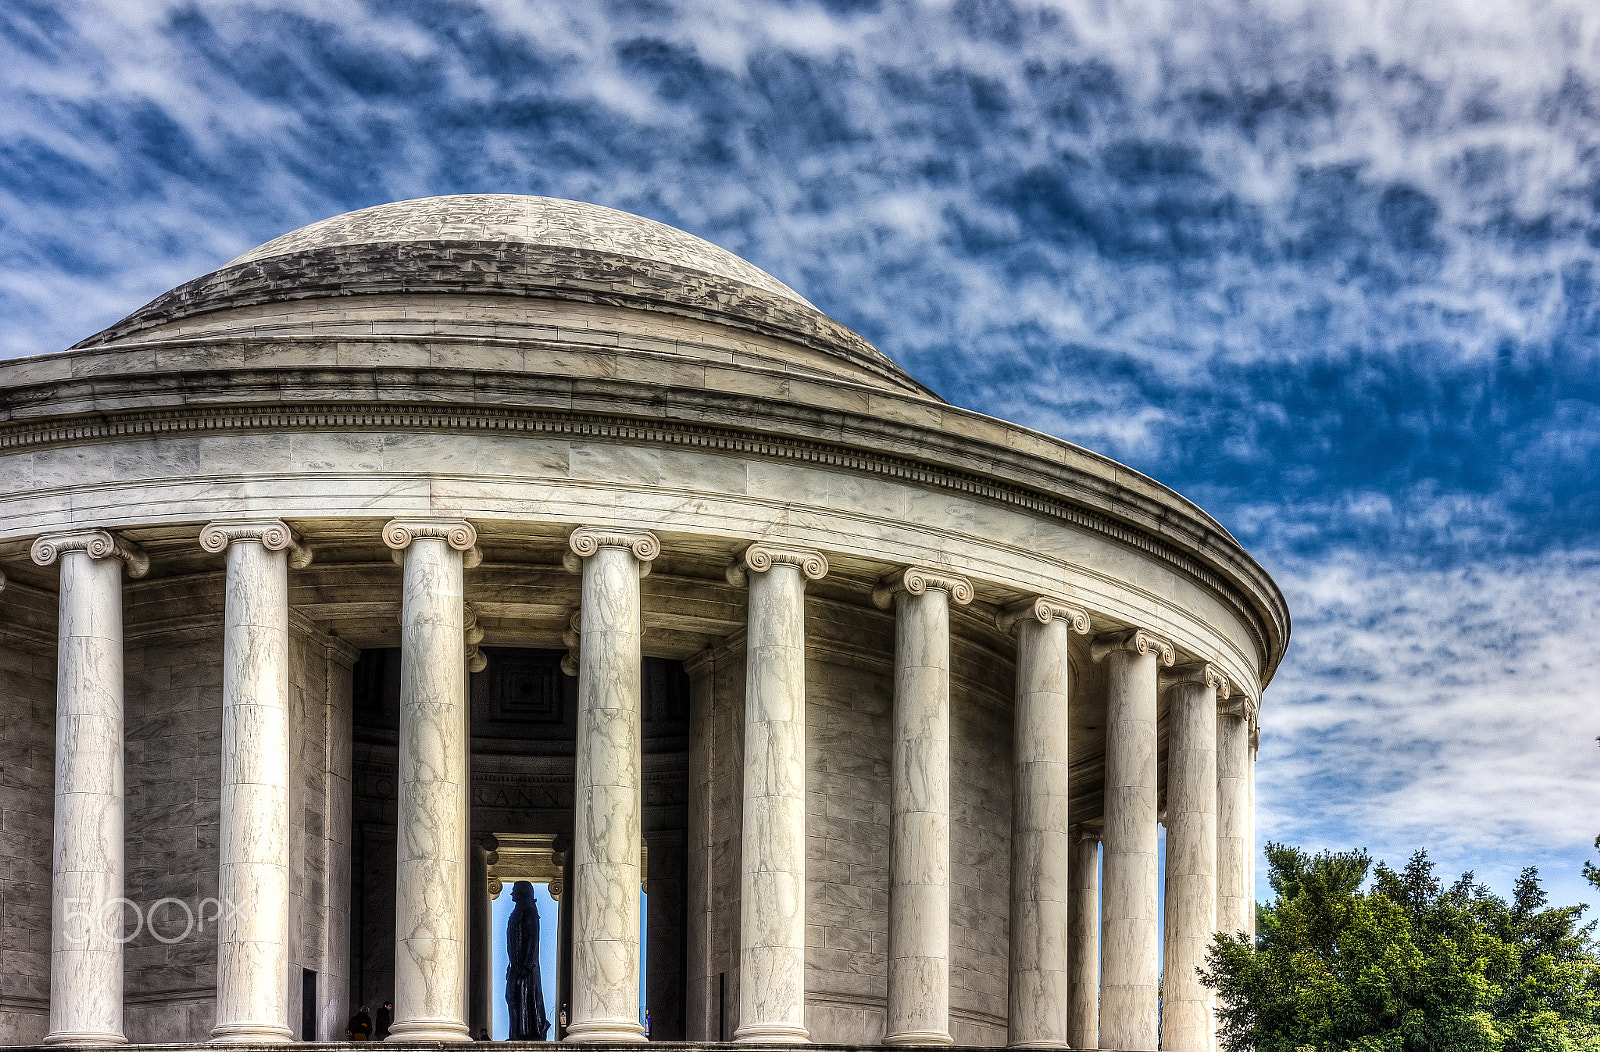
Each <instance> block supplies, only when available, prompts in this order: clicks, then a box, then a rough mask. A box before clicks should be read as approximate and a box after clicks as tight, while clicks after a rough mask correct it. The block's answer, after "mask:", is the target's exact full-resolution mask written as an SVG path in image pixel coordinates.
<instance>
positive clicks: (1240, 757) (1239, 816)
mask: <svg viewBox="0 0 1600 1052" xmlns="http://www.w3.org/2000/svg"><path fill="white" fill-rule="evenodd" d="M1249 772H1250V720H1249V716H1248V714H1247V711H1246V702H1245V699H1244V698H1232V699H1229V700H1228V701H1227V702H1226V703H1224V704H1223V705H1222V706H1220V708H1219V710H1218V713H1217V930H1218V931H1220V932H1222V933H1223V934H1225V935H1229V936H1232V935H1235V934H1237V933H1238V932H1242V931H1243V932H1248V931H1250V930H1251V928H1252V925H1253V922H1254V919H1255V905H1254V902H1253V901H1252V899H1251V895H1250V868H1251V866H1250V861H1251V859H1250V852H1251V849H1250V847H1249V840H1250V773H1249Z"/></svg>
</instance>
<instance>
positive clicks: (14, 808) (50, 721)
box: [0, 586, 56, 1045]
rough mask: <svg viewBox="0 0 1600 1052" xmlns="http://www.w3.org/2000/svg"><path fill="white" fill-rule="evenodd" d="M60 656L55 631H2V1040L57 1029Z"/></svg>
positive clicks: (27, 1038) (32, 1038) (31, 1040)
mask: <svg viewBox="0 0 1600 1052" xmlns="http://www.w3.org/2000/svg"><path fill="white" fill-rule="evenodd" d="M18 591H20V589H18V588H17V587H16V586H12V589H11V592H12V594H11V595H9V596H8V597H7V598H8V599H9V600H13V601H14V600H15V598H16V594H17V592H18ZM55 662H56V654H55V644H54V641H53V640H52V639H51V638H50V637H49V636H48V635H46V634H44V633H37V634H36V633H27V634H21V633H18V632H15V631H4V630H0V975H3V976H4V981H3V982H0V1045H27V1044H35V1043H37V1042H39V1041H42V1040H44V1036H45V1033H46V1032H47V1031H48V1030H49V1028H50V842H51V837H52V835H53V834H52V829H51V823H52V822H53V814H54V804H53V800H54V785H55V724H56V690H55Z"/></svg>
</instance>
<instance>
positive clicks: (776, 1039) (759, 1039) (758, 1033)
mask: <svg viewBox="0 0 1600 1052" xmlns="http://www.w3.org/2000/svg"><path fill="white" fill-rule="evenodd" d="M733 1039H734V1040H735V1041H737V1042H739V1043H740V1044H763V1045H774V1044H777V1045H803V1044H807V1043H809V1042H810V1041H811V1031H809V1030H807V1029H806V1028H805V1027H803V1026H741V1027H740V1028H739V1029H737V1030H735V1031H734V1032H733Z"/></svg>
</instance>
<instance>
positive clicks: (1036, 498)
mask: <svg viewBox="0 0 1600 1052" xmlns="http://www.w3.org/2000/svg"><path fill="white" fill-rule="evenodd" d="M208 342H213V343H216V344H218V345H219V346H230V345H231V344H232V343H235V342H240V341H229V340H215V341H208ZM562 382H563V383H564V384H565V383H571V382H572V381H570V380H568V379H567V378H565V377H563V378H562ZM587 383H588V384H589V386H591V387H593V388H595V389H596V390H597V391H599V390H604V391H607V392H609V391H611V389H612V387H613V386H616V385H615V384H614V383H611V382H607V381H599V380H596V381H587ZM341 395H342V392H341ZM343 397H348V396H343ZM704 397H707V398H711V397H718V396H712V395H710V394H707V395H705V396H704ZM769 408H770V409H771V411H773V412H777V411H779V410H781V409H782V407H781V406H774V407H769ZM852 424H854V425H860V426H864V427H882V426H883V425H882V424H881V422H877V421H872V420H860V421H856V420H852ZM394 427H398V428H423V429H427V430H437V429H448V430H462V431H487V432H492V433H494V434H497V435H498V434H545V435H557V436H592V435H603V436H605V437H606V438H607V439H608V440H615V441H639V442H649V443H659V444H664V445H675V446H683V447H688V448H694V449H704V450H711V451H716V452H733V453H750V454H755V455H758V456H762V457H771V458H774V459H778V460H795V461H799V462H804V463H811V464H818V465H822V466H827V467H840V468H844V469H846V470H850V471H859V472H863V473H865V474H869V475H875V476H879V477H887V478H892V479H895V480H898V481H905V482H911V483H915V484H921V485H933V486H937V487H940V488H941V489H945V490H947V491H951V492H958V493H965V494H969V495H972V496H977V497H982V498H984V499H986V500H993V501H997V502H999V503H1001V504H1006V505H1010V506H1015V507H1020V508H1024V509H1026V510H1028V511H1031V512H1035V513H1038V514H1043V515H1047V516H1049V517H1051V518H1053V519H1057V520H1059V521H1062V522H1066V523H1069V524H1071V525H1074V526H1078V527H1080V528H1083V529H1086V530H1089V531H1090V532H1092V533H1096V534H1099V535H1101V536H1105V537H1109V538H1111V539H1113V540H1116V541H1117V542H1119V543H1121V544H1123V545H1126V546H1127V547H1130V548H1133V549H1135V550H1138V551H1141V552H1144V553H1145V554H1147V555H1149V556H1151V557H1152V558H1155V559H1157V560H1159V561H1161V562H1162V563H1164V564H1165V565H1168V566H1170V567H1172V568H1173V569H1174V570H1176V571H1178V572H1180V573H1182V574H1184V575H1185V576H1187V577H1189V578H1192V579H1193V580H1195V581H1198V582H1199V583H1200V584H1201V585H1202V586H1204V587H1206V588H1207V589H1209V590H1211V591H1212V592H1214V593H1215V594H1217V595H1218V596H1219V597H1220V598H1222V600H1223V601H1224V602H1226V603H1227V604H1228V606H1229V607H1230V608H1231V609H1232V610H1233V611H1235V612H1236V613H1237V614H1238V615H1239V617H1240V618H1241V619H1242V620H1243V622H1244V623H1245V625H1246V627H1247V628H1248V629H1249V631H1250V632H1251V634H1252V636H1253V637H1254V642H1255V645H1256V648H1257V652H1258V656H1259V658H1260V660H1261V661H1262V663H1263V667H1264V668H1265V669H1266V670H1267V673H1268V674H1269V675H1270V673H1271V671H1272V670H1274V669H1275V668H1276V666H1277V659H1278V658H1279V657H1281V655H1282V647H1283V645H1284V641H1285V640H1286V639H1287V636H1288V632H1289V619H1288V610H1287V608H1286V607H1285V606H1284V605H1283V604H1282V602H1281V599H1280V598H1278V597H1276V596H1275V595H1272V594H1268V593H1270V592H1271V587H1270V583H1269V582H1268V581H1267V579H1266V576H1265V572H1264V571H1263V570H1261V568H1260V567H1259V566H1258V565H1257V564H1255V562H1254V561H1253V560H1251V559H1249V558H1248V557H1247V556H1245V555H1243V553H1242V552H1241V553H1239V554H1238V556H1237V557H1234V558H1230V559H1226V560H1225V563H1226V571H1225V572H1219V571H1218V570H1217V569H1214V568H1213V566H1212V565H1211V564H1210V563H1208V562H1207V561H1206V560H1205V559H1203V558H1201V557H1199V556H1198V555H1197V554H1195V553H1193V552H1191V551H1190V550H1189V549H1188V548H1187V547H1185V546H1183V545H1175V544H1173V543H1171V542H1170V541H1168V540H1167V539H1165V538H1163V537H1161V536H1158V535H1157V534H1156V533H1155V532H1153V531H1152V530H1151V528H1150V527H1148V526H1142V525H1138V524H1135V523H1131V522H1127V521H1124V520H1123V519H1121V518H1119V517H1117V516H1116V515H1115V514H1108V513H1106V512H1102V511H1099V510H1097V509H1096V507H1095V506H1094V504H1093V502H1092V501H1090V502H1087V503H1085V502H1084V501H1078V500H1067V499H1062V498H1060V497H1057V496H1055V495H1052V494H1047V493H1044V492H1042V491H1040V490H1038V489H1036V488H1034V487H1030V486H1024V485H1021V484H1019V483H1017V482H1015V481H1012V480H1008V479H999V478H994V477H991V476H989V475H981V476H980V475H977V474H973V473H972V472H971V471H968V470H962V469H959V468H957V467H953V466H950V465H948V464H940V463H930V462H928V461H927V460H926V459H922V458H918V459H910V458H908V457H906V456H904V455H901V454H897V453H894V452H889V451H875V450H873V451H869V450H863V449H857V448H853V447H845V446H842V445H840V444H838V443H836V442H828V441H824V440H821V439H819V438H817V437H801V438H784V437H777V436H772V435H759V436H758V435H752V434H750V433H748V432H746V431H741V430H735V429H731V428H728V427H726V426H720V425H718V424H714V423H705V422H699V421H697V422H688V421H676V420H653V421H648V422H644V421H640V420H638V419H636V418H629V417H622V416H616V415H610V414H602V413H573V412H567V411H560V412H557V411H553V410H544V409H534V408H529V407H521V406H463V405H452V406H439V405H429V406H405V405H397V404H394V403H392V402H386V403H376V402H366V403H362V402H355V401H347V400H341V401H340V402H339V403H338V404H305V405H297V406H292V407H286V406H284V405H281V404H279V405H271V406H223V407H196V406H184V407H181V408H177V407H173V408H167V407H163V408H156V409H129V410H122V411H117V412H114V413H103V414H97V415H96V416H95V417H93V418H92V419H83V418H75V419H73V420H71V421H70V422H66V423H63V422H59V421H46V422H40V421H38V420H27V419H25V420H14V421H9V422H5V423H0V449H3V450H10V449H28V448H34V447H40V446H52V445H57V444H64V443H76V442H82V441H90V440H100V439H107V438H122V437H137V438H140V439H144V438H148V437H150V436H153V435H163V434H183V435H191V434H194V433H197V432H221V433H228V434H234V433H239V432H241V431H255V432H263V431H265V432H272V433H277V432H284V431H294V430H301V429H315V430H357V431H359V430H369V429H375V428H394ZM1066 475H1067V476H1068V477H1064V478H1063V479H1062V480H1061V481H1060V483H1059V485H1061V486H1064V487H1067V488H1068V489H1070V490H1072V491H1073V492H1077V491H1079V490H1082V489H1084V486H1083V484H1082V483H1081V482H1080V481H1078V480H1079V477H1080V473H1076V472H1070V471H1069V472H1066ZM1097 481H1098V480H1097ZM1090 489H1092V490H1093V493H1094V494H1095V495H1097V496H1099V495H1102V490H1101V488H1100V487H1099V486H1094V487H1090ZM1191 532H1195V531H1191ZM1197 535H1198V534H1197ZM1253 600H1256V601H1259V602H1260V603H1261V604H1262V605H1261V606H1259V607H1258V606H1257V605H1256V601H1253Z"/></svg>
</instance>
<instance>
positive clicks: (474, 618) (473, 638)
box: [461, 603, 489, 672]
mask: <svg viewBox="0 0 1600 1052" xmlns="http://www.w3.org/2000/svg"><path fill="white" fill-rule="evenodd" d="M461 612H462V616H463V620H462V624H463V626H464V627H463V630H462V635H463V637H464V638H465V640H466V644H467V648H466V657H467V671H468V672H482V671H483V670H484V669H486V668H488V667H489V656H488V655H487V654H485V653H484V652H483V651H482V649H480V648H479V646H478V644H479V643H482V642H483V626H482V625H480V624H479V623H478V611H477V610H476V609H475V608H474V607H473V605H472V604H471V603H462V604H461Z"/></svg>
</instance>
